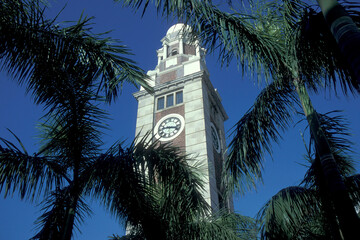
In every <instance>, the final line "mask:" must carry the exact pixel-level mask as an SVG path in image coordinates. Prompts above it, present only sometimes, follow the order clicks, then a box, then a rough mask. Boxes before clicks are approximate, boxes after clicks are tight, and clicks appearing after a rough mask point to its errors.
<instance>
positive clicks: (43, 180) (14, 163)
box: [0, 138, 68, 199]
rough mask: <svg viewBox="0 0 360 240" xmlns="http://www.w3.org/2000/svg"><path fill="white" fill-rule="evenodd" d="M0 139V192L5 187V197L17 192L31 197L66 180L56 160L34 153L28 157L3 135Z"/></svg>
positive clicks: (22, 196) (66, 177) (47, 190)
mask: <svg viewBox="0 0 360 240" xmlns="http://www.w3.org/2000/svg"><path fill="white" fill-rule="evenodd" d="M0 141H1V142H3V144H4V145H5V146H4V145H3V146H1V145H0V191H2V190H3V189H5V197H6V196H7V195H8V194H10V193H14V192H15V191H19V193H20V197H21V198H30V199H34V197H35V196H36V195H37V196H39V195H40V194H41V193H44V194H46V193H48V192H49V191H50V190H51V188H52V187H53V186H57V187H59V186H61V185H62V183H63V180H64V179H68V176H67V173H66V170H65V169H64V168H63V166H62V165H61V162H59V161H58V159H56V158H51V157H44V156H39V155H37V154H35V155H33V156H31V155H28V154H27V153H24V152H21V151H20V150H19V149H18V148H17V147H16V146H15V145H14V144H12V143H11V142H9V141H7V140H5V139H3V138H0Z"/></svg>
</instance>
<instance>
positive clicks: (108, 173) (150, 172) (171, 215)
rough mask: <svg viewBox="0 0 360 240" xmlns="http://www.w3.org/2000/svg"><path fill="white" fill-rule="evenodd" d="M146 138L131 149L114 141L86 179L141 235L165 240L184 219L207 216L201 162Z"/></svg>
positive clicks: (95, 193)
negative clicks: (200, 172) (198, 169)
mask: <svg viewBox="0 0 360 240" xmlns="http://www.w3.org/2000/svg"><path fill="white" fill-rule="evenodd" d="M147 139H148V136H147V135H146V136H145V137H144V138H142V139H139V140H137V139H136V140H135V142H136V144H135V143H134V142H133V143H132V144H131V145H130V146H129V147H128V148H126V149H124V148H123V147H122V146H121V144H119V145H114V146H113V147H112V148H110V149H109V150H108V152H107V153H106V154H103V155H102V156H101V157H99V158H97V159H96V160H95V161H94V162H92V163H91V164H89V165H88V168H86V169H85V170H84V171H83V173H82V176H81V179H88V180H87V181H86V182H87V192H88V194H91V195H93V196H95V197H97V198H99V199H101V201H102V202H103V203H104V204H105V205H106V206H107V208H108V209H109V210H110V211H111V212H112V213H113V214H114V215H116V216H117V217H119V218H120V219H122V220H125V221H126V222H127V223H128V224H130V225H131V226H132V228H133V229H136V232H137V233H141V234H142V235H143V236H146V238H147V239H150V238H154V239H156V238H161V239H166V235H167V234H169V232H172V233H173V232H174V230H175V229H178V228H179V227H180V226H181V224H180V223H182V222H188V221H190V219H192V218H193V217H194V216H205V215H206V214H207V213H208V211H209V206H208V205H207V203H206V201H205V200H204V198H203V196H202V188H203V185H202V184H203V182H202V180H201V176H200V175H199V174H198V173H196V170H197V168H196V165H194V164H191V162H188V161H190V160H189V159H188V158H187V157H186V156H183V155H182V154H181V153H180V151H179V149H178V148H176V147H172V146H170V145H168V144H164V145H163V144H160V143H159V142H157V141H155V142H154V143H149V142H147ZM82 181H83V180H82Z"/></svg>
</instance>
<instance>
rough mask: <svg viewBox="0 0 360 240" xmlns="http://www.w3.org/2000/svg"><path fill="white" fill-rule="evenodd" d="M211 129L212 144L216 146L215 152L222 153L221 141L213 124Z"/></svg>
mask: <svg viewBox="0 0 360 240" xmlns="http://www.w3.org/2000/svg"><path fill="white" fill-rule="evenodd" d="M210 128H211V138H212V142H213V145H214V148H215V150H216V151H217V152H218V153H220V139H219V135H218V133H217V131H216V128H215V126H214V125H213V124H211V126H210Z"/></svg>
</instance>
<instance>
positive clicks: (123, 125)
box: [0, 0, 360, 240]
mask: <svg viewBox="0 0 360 240" xmlns="http://www.w3.org/2000/svg"><path fill="white" fill-rule="evenodd" d="M66 3H67V6H66V7H65V9H64V10H63V12H62V13H61V15H60V17H59V21H63V20H74V21H76V20H77V19H78V18H79V17H80V15H81V13H82V12H83V14H84V15H87V16H95V19H94V20H93V21H92V22H93V23H94V25H93V32H94V33H99V32H106V31H108V30H112V32H111V33H110V34H109V36H111V37H112V38H115V39H120V40H121V41H122V43H123V44H124V45H127V46H128V47H129V48H130V49H131V50H132V52H133V53H134V56H132V57H131V58H132V59H133V60H135V61H136V62H137V63H138V65H139V66H140V67H141V68H143V69H144V70H146V71H147V70H152V69H154V68H155V66H156V63H157V57H156V50H157V49H159V48H160V47H161V42H160V39H161V38H162V37H164V35H165V34H166V31H167V30H168V28H169V27H170V26H172V25H173V24H174V23H175V22H173V21H166V20H165V19H162V18H160V17H157V16H156V14H155V13H154V12H153V11H150V12H148V13H147V14H145V16H144V17H143V18H141V17H140V14H139V13H138V14H135V13H134V12H133V11H132V10H131V9H124V8H122V6H121V4H115V3H113V1H112V0H103V1H96V0H76V1H66V0H58V1H57V2H51V7H50V9H48V12H47V14H48V15H49V16H54V15H55V14H56V13H57V12H58V11H59V10H60V9H62V7H64V6H65V5H66ZM207 66H208V69H209V72H210V79H211V81H212V83H213V85H214V86H215V88H217V89H218V91H219V93H220V95H221V96H222V100H223V105H224V108H225V110H226V111H227V113H228V115H229V120H228V121H227V122H226V123H225V129H226V130H229V129H230V128H231V127H232V126H233V125H234V124H235V123H236V121H237V120H239V119H240V118H241V117H242V116H243V115H244V113H245V112H246V111H247V109H249V108H250V107H251V105H252V103H253V102H254V100H255V97H256V96H257V94H258V93H259V88H258V87H257V85H256V84H255V83H254V82H253V80H251V79H249V78H247V77H246V76H245V77H243V76H242V75H241V73H240V72H239V71H237V67H236V64H235V63H233V64H231V65H230V66H229V67H227V68H226V67H224V68H220V64H219V63H218V62H217V56H216V55H209V56H207ZM0 83H1V88H0V112H1V114H2V116H1V118H0V137H4V138H6V139H9V140H12V141H14V139H13V138H11V136H10V134H9V133H8V132H7V130H6V128H9V129H11V130H12V131H13V132H14V133H15V134H16V135H17V136H18V137H19V138H20V139H21V140H22V141H23V142H24V144H25V146H26V148H27V149H28V152H30V153H32V152H36V150H37V147H38V145H37V142H38V139H37V137H36V136H37V134H38V132H37V129H36V124H37V121H38V120H39V118H40V117H41V116H42V115H43V114H44V112H43V111H42V108H41V106H35V105H34V104H33V99H32V98H31V95H30V94H25V88H24V86H18V85H17V84H16V82H15V81H13V80H11V79H10V78H9V77H7V76H6V74H5V73H0ZM135 91H137V90H136V89H135V88H134V87H133V86H131V85H129V84H125V85H124V87H123V91H122V95H121V96H120V97H119V99H118V100H117V101H116V103H115V104H113V105H112V106H111V107H106V108H107V110H108V112H109V113H110V117H111V119H112V120H111V121H109V122H108V124H109V131H106V132H105V136H104V142H105V146H109V145H111V143H113V142H115V141H116V140H119V139H122V140H124V139H127V140H128V142H130V141H131V140H132V139H133V137H134V134H135V121H136V111H137V102H136V100H135V99H134V98H133V96H132V93H133V92H135ZM339 95H340V96H338V97H336V96H335V95H334V93H332V92H330V93H329V92H327V93H324V92H321V93H320V94H319V95H318V96H312V98H313V100H314V106H315V108H316V109H317V110H318V111H319V112H322V113H324V112H328V111H331V110H335V109H337V110H344V111H345V113H344V114H345V116H346V117H347V118H348V120H349V122H350V124H351V125H350V127H351V129H352V133H353V136H352V137H351V140H352V141H353V142H354V143H355V144H356V145H355V149H357V148H358V143H360V127H359V124H358V123H359V122H360V121H359V120H360V113H359V105H360V101H359V98H354V97H352V96H349V97H343V96H341V94H339ZM296 121H297V120H295V121H294V124H293V125H295V122H296ZM304 128H305V125H304V124H298V125H296V126H295V127H293V128H292V129H290V130H289V131H287V132H286V133H285V134H284V138H283V141H281V142H280V145H276V144H274V145H273V146H274V148H273V149H274V153H273V156H272V158H271V157H269V156H268V157H267V158H266V164H265V171H264V184H259V186H258V189H257V191H251V192H248V193H246V194H245V196H240V195H236V196H235V197H234V202H235V209H236V210H237V211H238V212H239V213H241V214H244V215H249V216H254V215H255V214H256V213H257V211H258V210H259V209H260V207H261V206H262V205H263V204H264V203H265V202H266V201H267V200H268V199H269V198H270V197H271V196H272V195H274V194H276V193H277V192H278V191H279V190H280V189H282V188H284V187H287V186H291V185H296V184H298V183H299V182H300V181H301V179H302V177H303V176H304V173H305V171H306V168H305V167H304V166H302V164H305V163H306V162H305V160H304V159H303V154H304V153H305V148H304V144H303V141H302V138H301V133H302V132H303V131H304ZM306 136H307V135H306ZM355 157H356V158H358V155H356V156H355ZM272 159H273V160H272ZM357 169H359V168H357ZM3 196H4V193H3V192H2V193H1V198H0V213H1V214H0V239H14V240H17V239H19V240H20V239H29V238H30V237H31V236H33V235H34V233H35V231H34V225H33V222H34V221H35V220H36V218H37V217H38V216H39V215H40V210H41V208H40V207H38V206H37V205H38V204H39V201H36V202H33V203H30V202H28V201H20V200H19V198H18V195H17V193H15V194H14V196H13V197H8V198H6V199H4V198H3ZM39 200H41V199H39ZM90 202H91V201H90ZM91 207H92V210H93V212H94V213H93V214H92V216H91V217H89V218H87V219H86V220H85V223H84V224H83V225H82V226H81V227H80V230H81V231H82V234H80V233H77V234H76V235H75V239H84V240H85V239H86V240H93V239H94V240H95V239H97V240H98V239H107V236H109V235H111V234H113V233H119V234H121V233H122V232H123V227H122V225H121V224H120V223H119V221H118V220H117V219H115V218H114V217H112V216H110V214H108V213H107V212H106V211H104V209H103V207H101V206H99V204H98V203H97V202H91Z"/></svg>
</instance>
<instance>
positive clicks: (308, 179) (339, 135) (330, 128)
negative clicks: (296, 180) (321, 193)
mask: <svg viewBox="0 0 360 240" xmlns="http://www.w3.org/2000/svg"><path fill="white" fill-rule="evenodd" d="M338 113H339V111H331V112H328V113H325V114H319V113H318V116H319V121H320V125H321V128H322V130H323V131H324V134H325V136H326V138H327V140H328V142H329V146H330V148H331V151H332V154H333V156H334V159H335V161H336V164H337V166H338V169H339V171H340V173H341V175H342V176H343V177H348V176H350V175H352V174H354V172H355V167H354V164H355V163H354V160H353V159H352V156H351V155H352V153H353V150H352V146H353V143H352V142H351V141H350V140H349V139H348V137H349V136H350V132H349V129H348V125H347V122H346V120H345V118H344V117H343V116H341V115H338ZM335 114H337V115H335ZM332 115H333V116H332ZM312 141H313V140H310V148H309V150H310V152H309V153H308V156H307V160H308V161H309V162H310V163H311V165H310V167H309V170H308V171H307V172H306V174H305V177H304V180H303V181H302V184H304V185H305V186H307V187H315V186H317V185H319V184H320V183H319V182H318V181H323V180H320V179H318V178H319V176H321V175H322V170H321V166H320V165H319V164H320V163H319V162H318V161H319V159H316V158H317V155H316V150H315V148H314V147H313V145H312Z"/></svg>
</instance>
